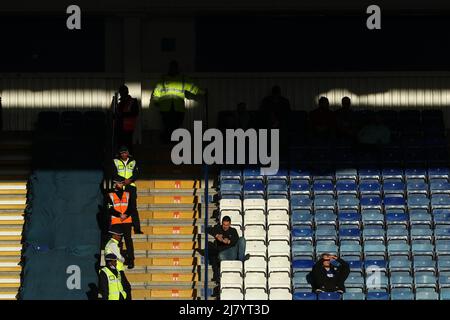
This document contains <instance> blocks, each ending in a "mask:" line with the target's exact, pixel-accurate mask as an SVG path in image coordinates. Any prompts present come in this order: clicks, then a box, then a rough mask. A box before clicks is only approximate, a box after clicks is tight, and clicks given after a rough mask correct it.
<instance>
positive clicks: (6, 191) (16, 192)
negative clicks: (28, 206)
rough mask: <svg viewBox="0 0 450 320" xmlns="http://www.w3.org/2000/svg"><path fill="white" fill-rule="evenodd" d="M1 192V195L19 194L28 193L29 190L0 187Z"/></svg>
mask: <svg viewBox="0 0 450 320" xmlns="http://www.w3.org/2000/svg"><path fill="white" fill-rule="evenodd" d="M0 194H1V195H5V194H6V195H9V194H11V195H18V194H24V195H26V194H27V190H11V189H0Z"/></svg>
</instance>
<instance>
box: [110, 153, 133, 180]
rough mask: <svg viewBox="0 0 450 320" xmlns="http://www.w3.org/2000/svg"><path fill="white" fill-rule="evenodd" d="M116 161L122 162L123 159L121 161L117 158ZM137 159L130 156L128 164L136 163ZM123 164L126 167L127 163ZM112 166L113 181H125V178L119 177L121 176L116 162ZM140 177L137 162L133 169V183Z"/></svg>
mask: <svg viewBox="0 0 450 320" xmlns="http://www.w3.org/2000/svg"><path fill="white" fill-rule="evenodd" d="M116 159H117V160H119V161H122V159H120V158H119V157H116ZM134 160H135V159H134V158H133V157H132V156H129V157H128V163H130V162H131V161H134ZM122 163H123V165H125V163H124V162H123V161H122ZM112 166H113V171H112V172H113V175H112V176H113V180H114V181H123V180H125V179H124V178H123V177H121V176H119V174H118V173H117V167H116V165H115V164H114V161H113V163H112ZM138 176H139V168H138V165H137V162H136V165H135V166H134V169H133V175H132V176H131V178H130V179H131V180H132V181H133V182H135V181H136V180H137V179H138Z"/></svg>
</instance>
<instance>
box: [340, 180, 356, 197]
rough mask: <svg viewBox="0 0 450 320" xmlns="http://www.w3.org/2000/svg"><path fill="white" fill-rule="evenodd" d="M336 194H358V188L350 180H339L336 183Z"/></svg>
mask: <svg viewBox="0 0 450 320" xmlns="http://www.w3.org/2000/svg"><path fill="white" fill-rule="evenodd" d="M336 193H337V194H338V195H341V194H354V195H356V194H357V193H358V186H357V184H356V182H355V181H352V180H339V181H337V182H336Z"/></svg>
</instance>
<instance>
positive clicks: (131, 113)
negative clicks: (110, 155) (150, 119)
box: [117, 85, 139, 150]
mask: <svg viewBox="0 0 450 320" xmlns="http://www.w3.org/2000/svg"><path fill="white" fill-rule="evenodd" d="M119 95H120V98H119V105H118V106H117V129H118V130H117V131H118V132H117V140H118V141H117V142H118V145H125V146H127V147H128V149H130V150H133V134H134V130H135V129H136V124H137V119H138V115H139V104H138V100H137V99H136V98H132V97H131V96H130V95H129V91H128V87H127V86H126V85H122V86H121V87H120V88H119Z"/></svg>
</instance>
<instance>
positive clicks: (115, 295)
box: [100, 267, 127, 300]
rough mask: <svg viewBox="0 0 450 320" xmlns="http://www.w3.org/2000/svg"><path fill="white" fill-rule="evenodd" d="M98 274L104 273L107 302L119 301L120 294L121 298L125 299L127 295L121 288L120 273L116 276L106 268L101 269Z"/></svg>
mask: <svg viewBox="0 0 450 320" xmlns="http://www.w3.org/2000/svg"><path fill="white" fill-rule="evenodd" d="M100 272H104V273H105V274H106V277H107V279H108V300H120V295H121V294H122V296H123V298H124V299H126V298H127V293H126V292H125V290H124V289H123V286H122V276H121V275H120V271H118V272H117V276H116V275H115V274H114V273H113V272H111V270H109V268H108V267H103V268H102V269H100Z"/></svg>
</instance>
